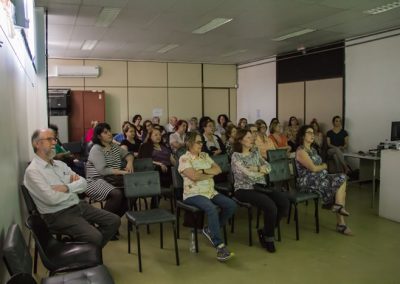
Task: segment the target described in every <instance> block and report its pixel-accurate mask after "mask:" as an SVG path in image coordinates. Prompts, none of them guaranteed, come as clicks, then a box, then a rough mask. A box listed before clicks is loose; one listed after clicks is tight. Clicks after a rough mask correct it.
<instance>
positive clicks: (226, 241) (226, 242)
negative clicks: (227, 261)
mask: <svg viewBox="0 0 400 284" xmlns="http://www.w3.org/2000/svg"><path fill="white" fill-rule="evenodd" d="M223 230H224V242H225V245H228V238H227V236H226V225H224V228H223Z"/></svg>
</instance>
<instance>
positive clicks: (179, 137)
mask: <svg viewBox="0 0 400 284" xmlns="http://www.w3.org/2000/svg"><path fill="white" fill-rule="evenodd" d="M187 128H188V125H187V122H186V120H181V119H180V120H178V122H177V123H176V125H175V132H174V133H172V134H171V135H170V136H169V145H170V146H171V150H172V152H174V153H175V152H176V151H177V150H178V149H179V148H182V147H185V136H186V132H187Z"/></svg>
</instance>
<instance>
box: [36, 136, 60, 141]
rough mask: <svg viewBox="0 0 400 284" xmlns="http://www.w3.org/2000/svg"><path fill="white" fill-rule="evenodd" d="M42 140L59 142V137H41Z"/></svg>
mask: <svg viewBox="0 0 400 284" xmlns="http://www.w3.org/2000/svg"><path fill="white" fill-rule="evenodd" d="M41 140H46V141H48V142H58V139H57V138H54V137H49V138H41V139H39V141H41Z"/></svg>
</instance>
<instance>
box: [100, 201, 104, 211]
mask: <svg viewBox="0 0 400 284" xmlns="http://www.w3.org/2000/svg"><path fill="white" fill-rule="evenodd" d="M100 208H101V209H104V204H103V201H100Z"/></svg>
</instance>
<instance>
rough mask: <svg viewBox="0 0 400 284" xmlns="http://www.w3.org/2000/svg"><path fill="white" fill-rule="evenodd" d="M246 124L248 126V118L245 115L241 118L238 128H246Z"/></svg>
mask: <svg viewBox="0 0 400 284" xmlns="http://www.w3.org/2000/svg"><path fill="white" fill-rule="evenodd" d="M246 126H247V119H246V118H244V117H242V118H241V119H239V121H238V125H237V128H238V129H245V128H246Z"/></svg>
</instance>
